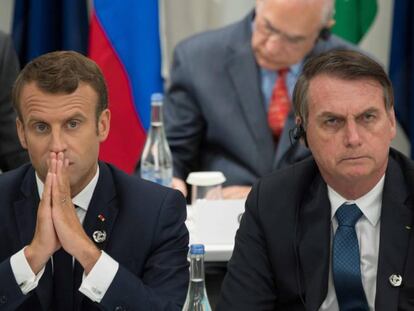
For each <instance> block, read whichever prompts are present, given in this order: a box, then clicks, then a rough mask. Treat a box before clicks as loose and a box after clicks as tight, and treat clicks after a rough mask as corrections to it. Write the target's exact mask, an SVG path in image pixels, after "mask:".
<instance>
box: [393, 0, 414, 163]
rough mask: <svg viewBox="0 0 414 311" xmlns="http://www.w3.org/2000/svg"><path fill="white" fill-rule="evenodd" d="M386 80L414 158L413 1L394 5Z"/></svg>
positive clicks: (401, 1) (397, 2)
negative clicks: (389, 58) (389, 84)
mask: <svg viewBox="0 0 414 311" xmlns="http://www.w3.org/2000/svg"><path fill="white" fill-rule="evenodd" d="M389 73H390V78H391V81H392V83H393V86H394V95H395V111H396V115H397V118H398V121H399V122H400V124H401V126H402V127H403V129H404V131H405V133H406V134H407V136H408V138H409V140H410V143H411V157H413V155H414V1H412V0H398V1H395V2H394V22H393V30H392V45H391V60H390V70H389Z"/></svg>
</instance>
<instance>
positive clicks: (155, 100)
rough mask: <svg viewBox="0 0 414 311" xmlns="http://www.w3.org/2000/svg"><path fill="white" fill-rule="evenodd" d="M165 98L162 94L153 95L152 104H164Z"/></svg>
mask: <svg viewBox="0 0 414 311" xmlns="http://www.w3.org/2000/svg"><path fill="white" fill-rule="evenodd" d="M163 98H164V96H163V95H162V94H161V93H154V94H152V95H151V103H154V104H155V103H157V104H158V105H159V104H162V100H163Z"/></svg>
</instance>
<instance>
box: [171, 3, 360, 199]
mask: <svg viewBox="0 0 414 311" xmlns="http://www.w3.org/2000/svg"><path fill="white" fill-rule="evenodd" d="M332 10H333V1H332V0H311V1H309V0H257V1H256V9H255V11H254V12H252V13H250V14H248V15H247V16H246V17H245V18H244V19H243V20H241V21H239V22H237V23H235V24H233V25H230V26H227V27H225V28H222V29H219V30H215V31H210V32H206V33H203V34H200V35H196V36H195V37H193V38H190V39H188V40H185V41H184V42H182V43H181V44H179V45H178V46H177V48H176V49H175V53H174V61H173V65H172V69H171V85H170V86H169V88H168V92H167V94H166V98H165V101H166V102H165V124H166V134H167V138H168V143H169V145H170V147H171V151H172V154H173V161H174V176H175V178H174V182H173V184H174V186H175V187H176V188H177V189H180V190H181V191H182V192H183V193H184V194H186V187H185V184H184V182H183V181H184V180H185V179H186V177H187V175H188V173H189V172H191V171H200V170H202V171H217V170H218V171H222V172H223V173H224V175H225V176H226V178H227V181H226V183H225V186H227V187H225V188H224V189H223V196H224V197H225V198H240V197H246V196H247V193H248V192H249V190H250V187H251V185H252V184H253V183H254V182H255V181H256V180H257V178H259V177H261V176H263V175H265V174H267V173H269V172H271V171H272V170H273V169H276V168H280V167H284V166H286V165H289V164H291V163H294V162H296V161H298V160H300V159H303V158H304V157H306V156H308V155H309V151H308V150H307V149H306V148H305V147H303V146H301V145H299V144H297V143H293V145H292V139H291V137H290V135H289V132H290V130H291V128H293V127H294V118H293V112H292V111H290V113H289V114H288V116H287V119H285V120H284V122H285V125H284V129H283V131H282V132H281V133H280V132H279V133H275V132H274V131H272V130H271V128H270V126H269V123H268V117H269V114H268V110H269V106H271V103H270V102H271V101H272V94H274V93H275V89H276V84H277V83H278V81H279V80H280V81H282V80H281V79H279V78H278V77H279V75H278V72H279V70H282V69H287V70H288V72H287V75H286V77H285V78H284V79H283V81H285V82H286V84H287V88H288V90H287V91H288V92H287V93H288V94H287V96H288V97H290V93H291V91H292V90H293V86H294V84H295V82H296V79H297V76H298V75H299V74H300V72H301V68H302V66H303V63H304V62H305V60H306V59H308V58H309V57H310V56H312V55H315V54H319V53H321V52H324V51H327V50H331V49H335V48H354V47H352V46H351V45H349V44H347V43H345V42H344V41H342V40H340V39H339V38H337V37H335V36H329V28H330V27H331V26H332V24H333V23H334V21H333V19H332ZM288 100H290V99H289V98H288ZM277 104H278V99H276V105H277Z"/></svg>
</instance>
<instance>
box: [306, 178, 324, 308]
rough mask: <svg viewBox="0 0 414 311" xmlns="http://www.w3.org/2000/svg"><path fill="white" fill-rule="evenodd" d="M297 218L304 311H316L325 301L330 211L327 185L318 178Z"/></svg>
mask: <svg viewBox="0 0 414 311" xmlns="http://www.w3.org/2000/svg"><path fill="white" fill-rule="evenodd" d="M308 193H309V194H310V197H309V199H308V200H305V204H303V205H302V207H301V210H300V215H299V224H298V228H300V232H299V235H298V236H299V241H298V243H299V260H300V267H301V268H302V273H303V281H304V282H303V284H304V287H305V288H304V292H305V302H306V310H314V311H316V310H318V309H319V307H320V305H321V304H322V302H323V300H324V298H325V297H326V293H327V288H328V276H329V258H330V236H331V219H330V218H331V212H330V211H331V208H330V203H329V199H328V194H327V189H326V184H325V182H324V181H323V180H322V178H321V177H320V176H319V175H318V176H317V177H316V178H315V180H314V182H313V183H312V185H311V188H310V191H309V192H308Z"/></svg>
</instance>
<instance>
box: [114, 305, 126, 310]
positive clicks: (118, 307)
mask: <svg viewBox="0 0 414 311" xmlns="http://www.w3.org/2000/svg"><path fill="white" fill-rule="evenodd" d="M114 311H126V308H124V307H123V306H116V307H115V309H114Z"/></svg>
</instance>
